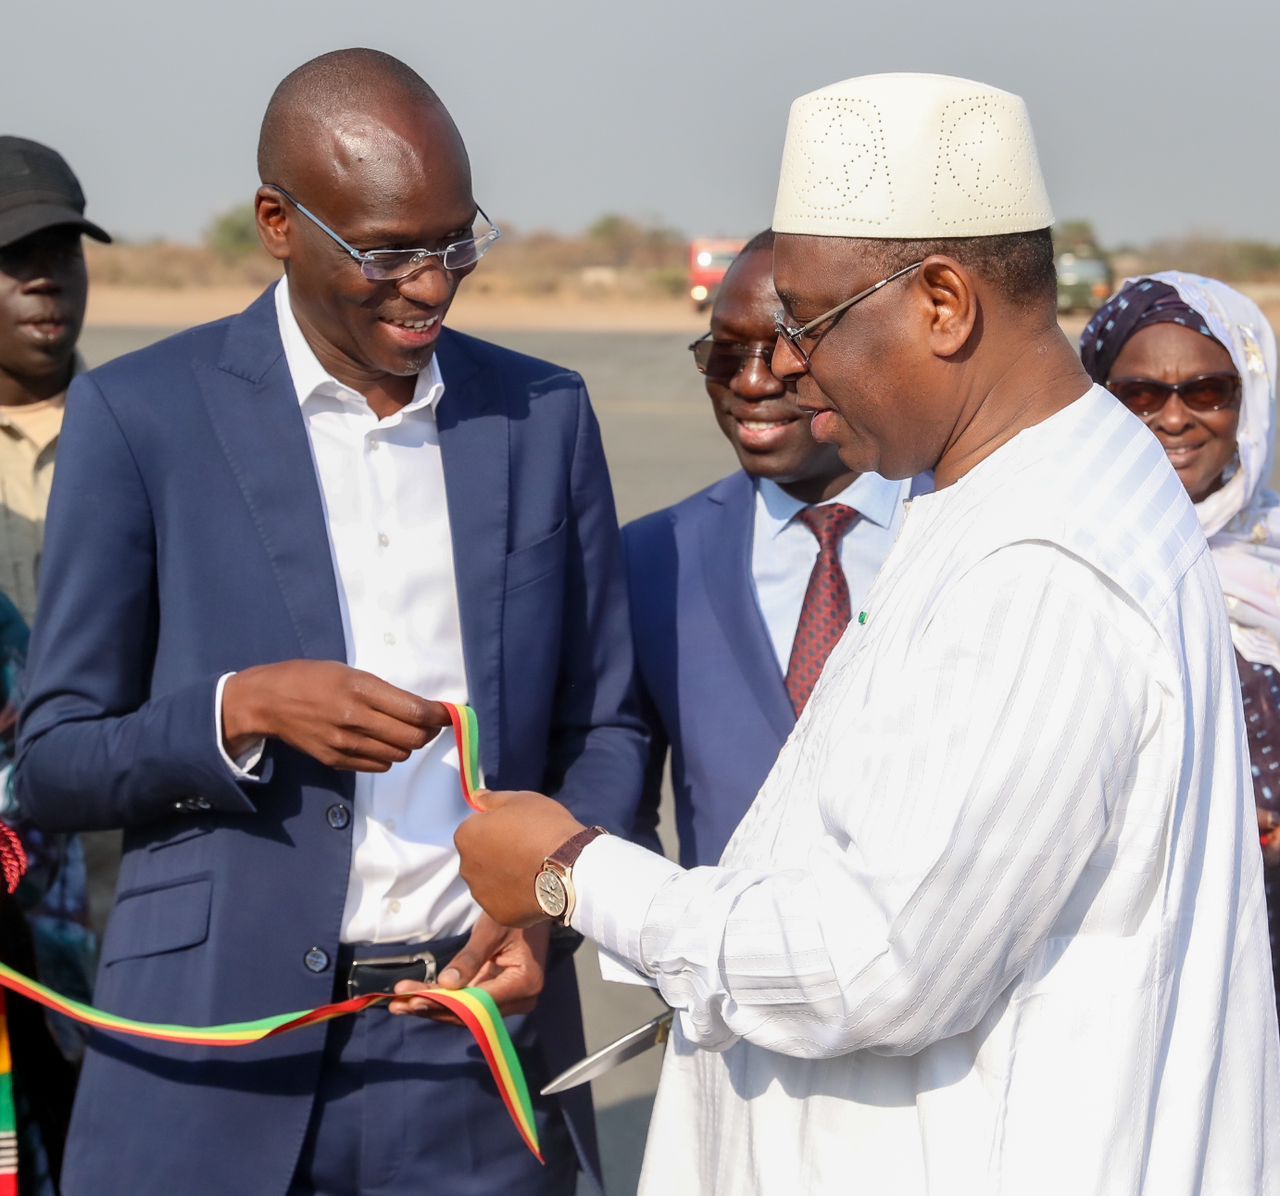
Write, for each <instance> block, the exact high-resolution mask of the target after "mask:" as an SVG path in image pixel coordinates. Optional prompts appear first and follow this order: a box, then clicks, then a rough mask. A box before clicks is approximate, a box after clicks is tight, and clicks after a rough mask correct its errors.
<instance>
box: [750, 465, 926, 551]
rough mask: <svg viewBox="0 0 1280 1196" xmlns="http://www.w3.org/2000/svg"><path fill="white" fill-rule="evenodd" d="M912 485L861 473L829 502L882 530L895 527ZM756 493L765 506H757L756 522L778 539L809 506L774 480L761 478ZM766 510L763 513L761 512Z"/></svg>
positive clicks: (820, 504) (873, 474)
mask: <svg viewBox="0 0 1280 1196" xmlns="http://www.w3.org/2000/svg"><path fill="white" fill-rule="evenodd" d="M910 486H911V483H910V481H909V480H908V481H903V482H891V481H889V480H888V479H887V478H882V477H881V476H880V475H879V474H878V473H861V474H859V475H858V476H857V477H856V478H854V479H853V481H852V482H850V483H849V485H847V486H846V487H845V488H844V489H843V490H842V491H840V493H839V494H837V495H835V496H834V497H833V498H829V499H827V502H829V503H833V502H838V503H844V505H845V506H846V507H852V508H853V509H854V510H855V511H857V512H858V514H859V515H861V516H862V518H863V519H869V520H870V521H871V522H872V523H874V524H876V526H878V527H883V528H888V527H890V526H891V525H892V523H893V519H894V513H895V511H896V510H897V508H898V507H900V506H901V505H902V503H903V501H904V500H905V499H906V497H907V495H908V494H909V493H910ZM756 491H757V493H758V494H759V495H760V498H761V503H760V504H757V509H756V518H757V519H759V518H765V519H767V520H768V523H769V534H770V535H771V536H776V535H778V534H779V533H781V531H782V529H783V528H785V527H786V526H787V524H789V523H790V522H791V521H792V520H793V519H794V518H795V517H796V516H797V515H798V514H799V513H800V512H801V511H803V510H804V508H805V507H806V506H807V505H808V504H806V503H802V502H801V501H800V500H799V499H798V498H793V497H792V496H791V495H790V494H788V493H787V492H786V491H785V490H784V489H783V488H782V487H781V486H779V485H778V483H777V482H775V481H773V480H772V479H771V478H757V479H756ZM818 505H819V506H825V505H826V503H819V504H818ZM761 508H763V509H761Z"/></svg>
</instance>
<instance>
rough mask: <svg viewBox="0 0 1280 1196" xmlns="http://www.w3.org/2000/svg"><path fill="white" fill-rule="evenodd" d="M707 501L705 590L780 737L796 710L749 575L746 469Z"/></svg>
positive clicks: (750, 501)
mask: <svg viewBox="0 0 1280 1196" xmlns="http://www.w3.org/2000/svg"><path fill="white" fill-rule="evenodd" d="M707 501H708V502H709V503H711V504H712V505H713V507H714V508H715V509H714V510H713V511H711V512H710V513H709V516H708V518H706V519H704V520H703V521H702V526H701V533H702V535H701V539H702V544H701V551H700V552H699V554H698V555H699V556H700V557H701V558H702V567H703V570H704V581H705V585H706V590H707V595H708V598H709V600H710V602H711V606H712V608H713V609H714V610H715V612H716V617H717V618H718V619H719V621H720V625H721V627H723V628H724V632H725V635H726V637H727V638H728V640H729V644H730V647H731V650H732V651H733V653H734V657H735V659H736V661H737V664H738V667H739V669H740V670H741V672H742V675H743V677H744V678H745V680H746V682H747V689H748V692H749V693H750V694H751V696H752V697H753V698H754V699H755V701H756V703H757V704H758V705H759V707H760V709H761V710H762V711H763V713H764V715H765V717H766V718H767V719H768V720H769V724H770V725H771V726H772V727H773V729H774V730H775V731H776V732H777V734H778V741H779V743H781V742H782V741H784V740H785V739H786V738H787V736H788V735H790V734H791V731H792V728H793V727H794V726H795V725H796V716H795V711H794V710H793V709H792V706H791V699H790V698H789V697H788V696H787V688H786V681H785V679H784V677H783V675H782V671H781V670H780V669H779V668H778V660H777V657H776V656H775V655H774V652H773V644H772V642H771V641H770V639H769V630H768V628H767V627H766V626H765V622H764V616H763V615H761V613H760V607H759V605H758V603H757V602H756V597H755V585H754V583H753V581H752V579H751V538H752V533H753V530H754V526H755V488H754V487H753V486H752V484H751V479H750V478H749V477H748V476H747V475H746V474H745V473H738V474H735V475H733V476H732V477H729V478H726V479H725V482H724V483H723V484H722V485H720V486H716V487H713V488H712V490H710V491H709V492H708V494H707Z"/></svg>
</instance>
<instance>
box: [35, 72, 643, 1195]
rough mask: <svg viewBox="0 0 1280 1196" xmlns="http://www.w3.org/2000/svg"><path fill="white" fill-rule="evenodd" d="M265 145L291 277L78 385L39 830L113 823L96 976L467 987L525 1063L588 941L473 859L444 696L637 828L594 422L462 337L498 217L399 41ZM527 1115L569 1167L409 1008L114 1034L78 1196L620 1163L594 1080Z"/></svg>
mask: <svg viewBox="0 0 1280 1196" xmlns="http://www.w3.org/2000/svg"><path fill="white" fill-rule="evenodd" d="M259 168H260V171H261V177H262V182H263V186H262V187H261V188H260V189H259V191H258V193H257V201H256V202H257V216H258V228H259V233H260V235H261V238H262V241H263V244H264V245H265V246H266V248H267V250H268V251H269V252H270V253H271V254H272V255H273V256H275V257H276V258H278V259H279V260H280V261H281V262H282V263H283V264H284V271H285V279H284V280H283V281H282V282H281V283H280V284H279V285H278V286H277V287H276V288H274V289H273V291H270V292H268V293H267V294H265V295H264V296H263V297H262V298H261V299H259V300H258V301H257V302H256V303H255V304H253V306H251V307H250V308H249V309H248V310H247V311H245V312H244V313H242V314H241V315H239V316H236V317H234V318H232V319H229V320H225V321H221V322H219V323H216V324H212V325H209V326H206V327H203V328H197V329H194V330H192V331H190V332H187V333H184V334H182V335H180V336H177V337H174V338H172V339H170V340H168V341H165V342H162V343H161V344H159V345H156V346H154V347H152V348H151V349H148V350H144V351H143V352H141V353H137V354H134V355H131V356H129V357H126V358H123V359H121V360H119V361H116V362H115V363H113V364H111V365H109V366H106V367H104V368H103V369H100V370H97V371H95V372H94V373H92V374H90V375H88V376H87V377H85V378H82V379H80V380H79V381H78V382H77V383H76V384H75V386H74V387H73V390H72V394H71V398H70V403H69V412H68V418H67V423H66V429H65V431H64V433H63V438H62V446H61V449H60V457H59V473H58V478H57V481H56V483H55V487H54V493H53V498H52V506H51V510H50V516H49V535H48V545H47V548H46V552H45V558H44V574H43V577H42V599H41V600H42V606H41V612H40V616H39V619H38V622H37V626H36V630H35V636H34V644H33V650H32V655H31V671H30V696H29V699H28V703H27V706H26V709H25V712H24V719H23V726H22V736H21V747H20V759H19V762H18V765H17V784H18V789H19V793H20V795H21V799H22V801H23V802H24V804H26V805H27V806H28V808H29V809H30V810H31V811H32V813H33V814H34V815H35V816H36V817H37V818H39V819H40V820H41V821H42V822H43V823H44V824H45V825H47V826H48V827H50V828H58V829H80V828H83V829H90V828H100V827H123V828H124V832H125V854H124V861H123V866H122V870H121V876H120V883H119V889H118V892H117V895H116V903H115V910H114V913H113V915H112V918H111V921H110V924H109V926H108V929H107V932H106V936H105V940H104V943H103V950H102V967H101V972H100V975H99V978H98V986H97V993H96V996H97V1000H98V1003H99V1004H100V1005H102V1006H103V1007H105V1008H107V1009H109V1010H112V1011H114V1012H117V1013H121V1014H124V1015H127V1016H130V1017H134V1018H141V1019H145V1020H157V1021H164V1022H176V1023H186V1024H192V1025H208V1024H215V1023H222V1022H230V1021H240V1020H244V1019H250V1018H256V1017H260V1016H263V1015H266V1014H269V1013H277V1012H282V1011H285V1010H294V1009H304V1008H309V1007H312V1006H315V1005H320V1004H323V1003H325V1002H328V1001H330V1000H332V999H334V998H335V996H342V997H345V996H346V995H347V994H348V993H356V992H362V991H388V990H389V989H391V988H392V987H393V986H394V985H395V984H397V983H399V982H403V981H416V982H426V981H431V980H433V979H435V978H437V977H438V978H439V980H440V981H441V982H442V983H444V984H446V985H447V986H451V987H456V986H459V985H462V984H467V983H478V984H481V985H483V986H484V987H486V988H488V989H489V990H490V991H491V992H492V994H493V995H494V997H495V999H497V1000H498V1001H499V1004H500V1005H501V1006H502V1007H503V1009H504V1011H506V1012H508V1013H511V1014H513V1015H515V1016H512V1017H511V1018H510V1019H509V1027H510V1029H511V1032H512V1036H513V1038H514V1039H515V1042H516V1045H517V1048H518V1049H519V1051H520V1054H521V1057H522V1059H523V1061H524V1064H525V1067H526V1069H527V1071H528V1073H529V1078H530V1087H531V1088H532V1089H533V1090H534V1091H535V1092H536V1091H537V1090H538V1088H539V1087H540V1086H541V1081H542V1080H543V1079H544V1077H546V1076H548V1075H550V1074H555V1072H556V1071H558V1070H559V1069H560V1068H561V1067H562V1066H564V1065H565V1064H566V1063H568V1062H569V1061H571V1060H573V1059H574V1058H576V1057H577V1056H578V1055H580V1054H581V1051H582V1036H581V1024H580V1019H579V1016H578V1005H577V991H576V987H575V984H574V979H573V973H572V960H571V958H570V954H569V951H568V949H567V948H565V947H564V946H563V945H562V944H561V943H558V942H551V943H550V945H548V936H547V935H546V934H545V933H542V934H541V935H539V934H525V933H522V932H519V931H509V930H506V929H504V928H502V927H498V926H496V924H494V923H492V922H490V921H489V920H488V919H486V918H484V917H483V916H481V915H479V911H478V908H477V907H476V906H475V904H474V903H473V902H472V900H471V898H470V896H469V894H468V893H467V890H466V887H465V885H463V884H462V882H461V880H460V879H459V876H458V861H457V856H456V853H455V851H454V849H453V844H452V832H453V829H454V828H455V827H456V825H457V823H458V822H459V821H460V820H461V818H462V817H463V816H464V815H465V813H466V808H465V805H464V804H463V802H462V798H461V795H460V791H459V780H458V761H457V750H456V745H455V743H454V741H453V736H452V732H450V731H448V730H444V731H442V730H441V728H443V727H445V726H446V724H447V717H446V712H445V711H444V710H443V708H442V707H441V705H440V701H439V700H448V701H455V702H456V701H469V702H470V703H471V704H472V705H473V706H474V707H475V709H476V711H477V714H478V716H479V723H480V728H481V757H482V765H483V767H484V770H485V772H486V773H487V778H488V781H489V783H490V784H493V785H498V786H500V787H502V788H504V789H506V788H522V787H532V788H537V787H540V786H541V787H547V788H548V789H549V790H550V791H551V792H553V793H556V794H558V796H559V798H560V800H561V801H563V802H564V803H565V805H566V806H568V807H569V808H570V809H572V810H574V811H575V812H576V813H577V814H578V815H579V816H580V817H582V818H584V819H586V820H587V821H589V822H592V823H600V824H602V825H604V826H606V827H610V826H611V827H613V828H614V829H619V830H621V829H625V828H626V827H627V826H628V825H629V824H630V821H631V818H632V814H633V810H634V804H635V798H636V795H637V794H638V792H639V789H640V783H641V773H642V769H643V760H644V752H645V747H644V738H643V729H642V726H641V724H640V722H639V720H638V719H637V717H636V716H635V715H634V713H633V712H632V711H631V710H630V709H629V707H628V704H627V699H626V694H627V692H628V686H629V673H630V646H629V643H628V636H627V613H626V596H625V579H624V575H623V569H622V560H621V552H620V547H619V541H618V536H617V525H616V520H615V515H614V508H613V500H612V495H611V491H610V488H609V481H608V476H607V473H606V469H605V464H604V459H603V455H602V451H601V446H600V440H599V434H598V429H597V425H596V423H595V419H594V417H593V415H592V412H591V408H590V406H589V404H588V401H587V397H586V393H585V391H584V389H583V386H582V383H581V380H580V379H579V378H578V377H577V376H576V375H574V374H571V373H568V372H567V371H564V370H562V369H559V368H557V367H555V366H551V365H548V364H546V363H544V362H540V361H535V360H533V359H531V358H527V357H522V356H519V355H517V354H514V353H510V352H507V351H505V350H502V349H499V348H497V347H495V346H492V345H488V344H485V343H483V342H481V341H477V340H473V339H472V338H470V337H466V336H461V335H459V334H457V333H453V332H449V331H446V330H444V329H443V328H442V321H443V319H444V316H445V314H446V312H447V310H448V307H449V304H450V302H451V301H452V299H453V296H454V293H455V291H456V289H457V286H458V284H459V283H460V282H461V280H462V279H463V278H464V277H465V276H466V275H467V274H468V273H470V271H471V269H473V268H474V266H475V264H476V262H477V260H478V258H479V257H480V256H481V254H483V252H484V251H485V250H486V249H487V248H488V246H489V245H490V244H492V242H493V240H495V239H496V237H497V231H496V229H493V228H492V227H491V226H488V224H487V221H486V219H485V217H484V215H483V212H481V211H480V210H479V208H478V206H477V204H476V201H475V199H474V197H473V195H472V189H471V175H470V167H469V164H468V161H467V156H466V151H465V148H464V147H463V144H462V141H461V138H460V137H459V135H458V132H457V130H456V128H455V127H454V125H453V122H452V120H451V119H450V117H449V114H448V113H447V111H446V110H445V109H444V107H443V105H442V104H441V103H440V101H439V100H438V98H437V97H436V96H435V94H434V93H433V92H432V91H431V89H430V88H429V87H427V85H426V84H425V83H424V82H423V81H422V80H421V79H420V78H419V77H418V76H417V75H416V74H414V73H413V72H412V71H411V70H410V69H409V68H408V67H406V66H404V65H403V64H402V63H400V62H398V61H397V60H395V59H393V58H390V57H389V56H387V55H383V54H377V53H374V52H372V51H340V52H337V53H335V54H331V55H325V56H323V57H321V58H319V59H316V60H314V61H312V62H310V63H308V64H306V65H305V66H303V67H301V68H299V69H298V70H297V71H295V72H294V73H293V74H292V75H290V76H289V77H288V78H286V79H285V81H284V82H283V83H282V84H281V85H280V87H279V88H278V89H277V91H276V93H275V95H274V96H273V98H272V101H271V104H270V105H269V107H268V110H267V114H266V117H265V119H264V121H263V129H262V136H261V141H260V145H259ZM375 961H377V962H375ZM544 977H545V983H544ZM540 989H541V993H540V995H539V990H540ZM535 999H536V1001H537V1004H536V1008H535ZM530 1010H532V1012H529V1011H530ZM579 1091H582V1090H579ZM571 1095H572V1094H571ZM537 1119H538V1123H539V1128H540V1133H541V1137H542V1142H543V1149H544V1153H545V1154H546V1156H547V1162H548V1165H547V1166H546V1168H542V1167H539V1166H538V1164H537V1163H536V1162H535V1161H534V1160H533V1159H532V1158H531V1157H530V1156H529V1155H528V1154H527V1152H526V1151H525V1149H524V1147H523V1145H522V1144H521V1142H520V1140H519V1138H518V1137H517V1135H516V1133H515V1131H514V1129H513V1128H512V1126H511V1125H510V1123H509V1121H508V1119H507V1116H506V1113H505V1111H504V1109H503V1107H502V1105H501V1103H500V1100H499V1098H498V1095H497V1093H496V1090H495V1089H494V1087H493V1086H492V1084H491V1083H490V1081H489V1079H488V1076H487V1072H486V1070H485V1068H484V1065H483V1062H482V1061H481V1058H480V1056H479V1053H478V1051H477V1050H476V1048H475V1046H474V1045H473V1044H472V1041H471V1038H470V1036H469V1034H468V1032H467V1031H466V1030H465V1029H463V1028H461V1027H459V1026H457V1025H450V1024H444V1023H443V1022H441V1021H432V1020H427V1019H425V1018H416V1017H412V1016H404V1017H393V1016H391V1015H389V1014H388V1013H387V1012H385V1011H383V1010H377V1011H372V1012H370V1013H368V1014H365V1015H362V1016H361V1017H359V1018H349V1019H345V1020H343V1021H341V1022H335V1023H331V1024H330V1025H329V1026H328V1027H321V1028H315V1029H312V1030H307V1031H303V1032H300V1033H298V1034H296V1035H293V1036H290V1037H286V1038H283V1039H277V1040H273V1041H271V1042H269V1043H264V1044H261V1045H259V1046H256V1047H254V1048H250V1049H246V1050H242V1051H239V1052H218V1051H209V1050H202V1049H194V1048H169V1047H164V1046H160V1045H155V1044H145V1045H139V1044H138V1042H137V1041H136V1040H116V1039H112V1038H109V1037H106V1036H95V1038H94V1040H93V1042H92V1043H91V1047H90V1051H89V1056H88V1059H87V1062H86V1065H85V1071H84V1077H83V1081H82V1084H81V1087H80V1092H79V1095H78V1098H77V1104H76V1109H75V1113H74V1117H73V1124H72V1130H71V1137H70V1142H69V1145H68V1152H67V1161H66V1165H65V1168H64V1172H63V1191H64V1192H65V1193H67V1194H68V1196H77V1194H79V1193H88V1192H93V1193H122V1194H123V1193H130V1194H133V1193H139V1192H158V1193H160V1192H162V1193H182V1194H183V1196H198V1194H201V1193H210V1194H213V1193H217V1194H218V1196H225V1194H226V1193H229V1192H243V1193H254V1194H255V1196H258V1194H267V1193H279V1194H280V1196H284V1194H285V1193H297V1194H302V1193H319V1192H324V1193H339V1192H341V1193H348V1192H351V1193H354V1192H360V1193H374V1192H393V1191H394V1192H408V1191H429V1190H435V1189H438V1188H440V1187H447V1188H448V1190H449V1191H450V1192H454V1193H482V1192H484V1193H487V1192H494V1191H512V1192H521V1193H543V1192H546V1193H553V1192H554V1193H569V1192H572V1191H573V1187H574V1183H575V1176H576V1172H577V1170H578V1166H579V1163H581V1165H582V1166H584V1167H586V1168H587V1169H588V1170H589V1171H590V1172H592V1174H593V1175H595V1177H596V1179H597V1182H598V1163H597V1161H596V1158H595V1143H594V1131H593V1129H592V1124H591V1110H590V1102H589V1098H581V1097H580V1098H577V1099H576V1100H570V1101H566V1102H564V1103H563V1105H558V1104H556V1103H555V1102H540V1103H539V1105H538V1108H537Z"/></svg>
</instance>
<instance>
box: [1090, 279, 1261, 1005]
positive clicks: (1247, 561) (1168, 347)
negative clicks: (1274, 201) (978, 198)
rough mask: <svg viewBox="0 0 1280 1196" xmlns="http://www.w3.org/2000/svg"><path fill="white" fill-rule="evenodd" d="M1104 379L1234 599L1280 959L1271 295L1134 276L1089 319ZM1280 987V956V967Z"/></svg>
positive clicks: (1234, 632)
mask: <svg viewBox="0 0 1280 1196" xmlns="http://www.w3.org/2000/svg"><path fill="white" fill-rule="evenodd" d="M1080 355H1081V358H1082V360H1083V361H1084V366H1085V369H1086V370H1088V371H1089V373H1090V375H1091V376H1092V377H1093V380H1094V381H1095V382H1099V383H1101V384H1102V385H1103V386H1106V387H1107V389H1108V390H1110V391H1111V393H1112V394H1114V395H1115V396H1116V398H1117V399H1119V400H1120V402H1122V403H1123V404H1124V405H1125V406H1126V407H1128V408H1129V410H1130V411H1132V412H1133V413H1134V414H1135V415H1136V416H1138V417H1139V418H1140V419H1142V420H1143V421H1144V422H1145V423H1146V425H1147V426H1148V427H1149V428H1150V429H1151V431H1152V432H1153V433H1154V434H1155V436H1156V438H1157V439H1158V440H1159V441H1160V443H1161V444H1162V445H1163V446H1164V449H1165V452H1166V453H1167V454H1168V456H1169V461H1170V464H1172V465H1173V468H1174V470H1175V471H1176V472H1177V474H1178V477H1179V478H1181V480H1182V483H1183V485H1184V486H1186V488H1187V493H1188V494H1189V495H1190V497H1191V501H1192V502H1193V503H1195V507H1196V513H1197V514H1198V515H1199V516H1200V525H1201V527H1202V528H1203V529H1204V533H1205V535H1206V536H1207V537H1208V540H1209V547H1210V549H1211V550H1212V552H1213V559H1214V563H1215V565H1216V566H1217V569H1218V575H1219V577H1220V578H1221V579H1222V589H1223V592H1224V593H1225V595H1226V600H1227V617H1228V620H1229V621H1230V626H1231V639H1232V642H1233V643H1234V644H1235V649H1236V663H1237V665H1238V666H1239V669H1240V689H1241V695H1242V698H1243V701H1244V714H1245V726H1246V728H1247V730H1248V734H1249V754H1250V759H1251V762H1252V765H1253V791H1254V801H1255V804H1256V805H1257V809H1258V830H1259V834H1260V836H1261V841H1262V848H1263V863H1264V870H1263V876H1264V878H1265V881H1266V890H1267V909H1268V913H1269V917H1270V924H1271V955H1272V961H1273V966H1276V965H1277V964H1280V953H1278V951H1277V944H1278V943H1280V830H1278V829H1277V828H1280V496H1277V495H1276V494H1275V493H1274V492H1273V491H1272V490H1270V489H1269V487H1268V479H1269V478H1270V476H1271V466H1272V458H1273V444H1272V429H1273V424H1274V416H1275V405H1276V338H1275V334H1274V333H1273V332H1272V330H1271V326H1270V324H1268V323H1267V320H1266V317H1265V316H1263V314H1262V312H1261V311H1259V309H1258V306H1257V304H1255V303H1254V302H1252V300H1250V299H1247V298H1245V296H1243V295H1241V294H1240V293H1239V292H1238V291H1235V290H1233V289H1232V288H1231V287H1228V286H1226V285H1225V284H1224V283H1221V282H1216V281H1215V280H1214V279H1211V278H1202V277H1200V276H1199V275H1195V274H1182V273H1179V272H1176V271H1170V272H1167V273H1163V274H1152V275H1149V276H1147V277H1144V278H1136V279H1130V280H1129V281H1127V282H1126V283H1125V284H1124V285H1123V286H1122V287H1121V289H1120V290H1119V292H1117V294H1116V295H1114V296H1113V297H1112V298H1111V299H1110V300H1109V301H1108V302H1107V303H1106V304H1105V305H1104V306H1103V307H1102V308H1101V309H1100V310H1099V311H1098V313H1097V314H1096V315H1095V316H1094V318H1093V319H1092V320H1091V321H1090V322H1089V325H1088V327H1087V328H1085V330H1084V334H1083V336H1082V337H1081V342H1080ZM1277 989H1278V990H1280V967H1277Z"/></svg>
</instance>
